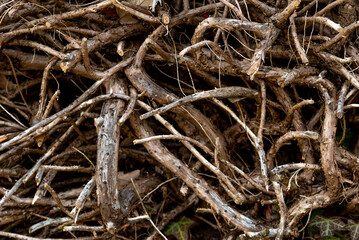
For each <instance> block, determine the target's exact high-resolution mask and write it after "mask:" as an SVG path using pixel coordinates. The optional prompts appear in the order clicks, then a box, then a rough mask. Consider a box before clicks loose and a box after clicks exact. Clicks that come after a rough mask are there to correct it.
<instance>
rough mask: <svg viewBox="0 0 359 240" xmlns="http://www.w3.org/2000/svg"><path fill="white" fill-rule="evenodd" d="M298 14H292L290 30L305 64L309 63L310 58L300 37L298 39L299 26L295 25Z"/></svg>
mask: <svg viewBox="0 0 359 240" xmlns="http://www.w3.org/2000/svg"><path fill="white" fill-rule="evenodd" d="M296 16H297V14H296V13H293V15H292V16H290V18H289V20H290V30H291V31H290V32H291V34H292V37H293V41H294V46H295V48H296V49H297V51H298V53H299V56H300V59H301V60H302V63H303V64H304V65H308V64H309V60H308V57H307V54H306V53H305V51H304V49H303V47H302V46H301V45H300V42H299V39H298V35H297V27H296V26H295V21H294V18H295V17H296Z"/></svg>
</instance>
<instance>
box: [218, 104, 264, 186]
mask: <svg viewBox="0 0 359 240" xmlns="http://www.w3.org/2000/svg"><path fill="white" fill-rule="evenodd" d="M213 102H214V103H216V104H217V105H218V106H220V107H221V108H223V109H224V110H225V111H226V112H228V113H229V114H230V115H231V116H232V117H233V118H234V119H235V120H236V121H237V122H238V123H239V125H241V127H242V128H243V129H244V130H245V131H246V133H247V134H248V136H249V137H250V139H251V143H252V145H253V146H254V148H255V149H256V150H257V153H258V156H259V162H260V165H261V173H262V177H263V181H264V185H265V187H266V189H267V191H268V189H269V185H268V184H269V180H268V170H267V165H266V157H265V152H264V149H263V146H262V145H261V144H260V140H259V139H258V137H257V136H256V135H255V134H254V133H253V132H252V131H251V130H250V129H249V128H248V127H247V125H246V124H245V123H244V122H242V121H241V120H240V119H239V118H238V117H237V115H236V114H235V113H234V112H233V111H232V110H231V109H230V108H229V107H227V106H226V105H224V104H223V103H222V102H221V101H219V100H217V99H215V98H214V99H213Z"/></svg>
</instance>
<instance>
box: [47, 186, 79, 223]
mask: <svg viewBox="0 0 359 240" xmlns="http://www.w3.org/2000/svg"><path fill="white" fill-rule="evenodd" d="M45 188H46V189H47V191H49V193H50V194H51V196H52V198H53V199H54V200H55V202H56V203H57V205H58V207H59V208H60V209H61V210H62V211H63V212H64V213H65V214H66V215H67V216H69V217H70V218H73V215H72V214H71V213H70V212H69V211H68V210H67V209H66V208H65V207H64V205H62V202H61V199H60V198H59V197H58V196H57V194H56V192H55V190H54V189H53V188H52V187H51V186H50V185H48V184H47V183H45Z"/></svg>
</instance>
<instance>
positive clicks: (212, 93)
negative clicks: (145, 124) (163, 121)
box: [141, 87, 258, 119]
mask: <svg viewBox="0 0 359 240" xmlns="http://www.w3.org/2000/svg"><path fill="white" fill-rule="evenodd" d="M257 94H258V92H257V91H255V90H252V89H249V88H242V87H226V88H218V89H214V90H209V91H203V92H199V93H195V94H192V95H189V96H186V97H183V98H181V99H179V100H177V101H175V102H173V103H171V104H168V105H166V106H164V107H161V108H158V109H155V110H152V111H150V112H148V113H145V114H142V115H141V119H146V118H149V117H151V116H153V115H155V114H161V113H164V112H166V111H168V110H170V109H171V108H174V107H178V106H181V105H184V104H186V103H189V102H193V101H198V100H202V99H206V98H213V97H217V98H228V97H238V96H241V97H255V96H256V95H257Z"/></svg>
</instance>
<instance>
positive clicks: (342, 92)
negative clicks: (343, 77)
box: [336, 81, 349, 119]
mask: <svg viewBox="0 0 359 240" xmlns="http://www.w3.org/2000/svg"><path fill="white" fill-rule="evenodd" d="M348 90H349V81H345V82H344V84H343V85H342V88H341V89H340V93H339V96H338V104H337V111H336V116H337V118H339V119H341V118H342V117H343V110H344V109H343V107H344V102H345V96H346V94H347V92H348Z"/></svg>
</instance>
